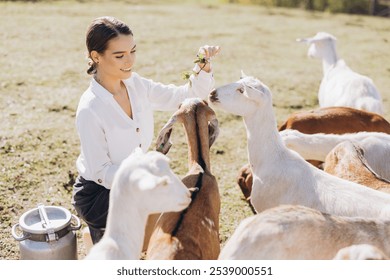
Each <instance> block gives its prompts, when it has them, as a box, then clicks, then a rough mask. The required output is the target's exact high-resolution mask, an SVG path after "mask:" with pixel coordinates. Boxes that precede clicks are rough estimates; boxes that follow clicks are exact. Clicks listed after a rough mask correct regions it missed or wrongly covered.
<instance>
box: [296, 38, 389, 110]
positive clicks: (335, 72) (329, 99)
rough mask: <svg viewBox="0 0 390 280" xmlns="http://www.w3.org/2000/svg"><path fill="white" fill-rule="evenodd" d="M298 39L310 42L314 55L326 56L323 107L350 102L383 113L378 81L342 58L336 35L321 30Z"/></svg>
mask: <svg viewBox="0 0 390 280" xmlns="http://www.w3.org/2000/svg"><path fill="white" fill-rule="evenodd" d="M298 40H299V41H303V42H306V43H308V44H309V45H310V47H309V51H308V55H309V56H310V57H315V58H319V59H322V65H323V73H324V76H323V78H322V81H321V85H320V88H319V91H318V100H319V105H320V107H330V106H347V107H353V108H356V109H361V110H366V111H370V112H375V113H377V114H383V105H382V98H381V95H380V93H379V92H378V90H377V89H376V87H375V85H374V83H373V82H372V80H371V79H370V78H368V77H366V76H363V75H360V74H358V73H356V72H354V71H353V70H351V69H350V68H349V67H348V66H347V64H346V63H345V61H344V60H342V59H339V58H338V56H337V52H336V38H335V37H334V36H332V35H331V34H328V33H325V32H319V33H317V34H316V35H315V36H314V37H312V38H306V39H298Z"/></svg>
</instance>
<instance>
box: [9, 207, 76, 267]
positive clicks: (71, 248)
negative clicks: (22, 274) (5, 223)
mask: <svg viewBox="0 0 390 280" xmlns="http://www.w3.org/2000/svg"><path fill="white" fill-rule="evenodd" d="M72 219H74V220H75V221H76V225H75V226H73V225H71V223H72ZM80 227H81V223H80V219H79V218H78V217H76V216H75V215H73V214H71V213H70V212H69V210H67V209H65V208H63V207H59V206H44V205H43V204H38V207H37V208H34V209H32V210H29V211H27V212H25V213H24V214H23V215H22V216H21V217H20V218H19V223H17V224H16V225H14V226H13V227H12V236H13V237H14V238H15V240H17V241H19V249H20V258H21V259H22V260H76V259H77V239H76V233H75V232H74V231H76V230H79V229H80ZM17 228H18V229H19V232H20V230H21V231H22V234H21V235H18V233H17Z"/></svg>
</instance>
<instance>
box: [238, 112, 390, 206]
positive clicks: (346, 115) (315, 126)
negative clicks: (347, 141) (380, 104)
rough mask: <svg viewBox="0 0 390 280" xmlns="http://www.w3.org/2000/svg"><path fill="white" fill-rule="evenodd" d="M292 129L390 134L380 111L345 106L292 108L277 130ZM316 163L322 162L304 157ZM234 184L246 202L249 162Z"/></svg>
mask: <svg viewBox="0 0 390 280" xmlns="http://www.w3.org/2000/svg"><path fill="white" fill-rule="evenodd" d="M285 129H295V130H298V131H300V132H302V133H306V134H314V133H332V134H344V133H353V132H359V131H369V132H370V131H371V132H385V133H388V134H390V123H389V122H388V121H387V120H386V119H384V118H383V117H382V116H381V115H378V114H375V113H371V112H368V111H363V110H358V109H354V108H349V107H323V108H317V109H314V110H310V111H303V112H296V113H293V114H291V115H290V116H289V117H288V119H287V120H286V121H285V122H284V123H283V124H282V125H281V126H280V127H279V131H282V130H285ZM308 162H310V163H311V164H313V165H314V166H316V167H320V166H322V164H323V162H321V161H316V160H308ZM236 180H237V184H238V185H239V187H240V189H241V191H242V193H243V194H244V196H245V198H246V199H247V201H248V202H249V196H248V195H250V192H251V190H252V180H253V178H252V173H251V170H250V166H249V164H245V165H244V166H243V167H242V168H241V169H240V170H239V172H238V175H237V179H236Z"/></svg>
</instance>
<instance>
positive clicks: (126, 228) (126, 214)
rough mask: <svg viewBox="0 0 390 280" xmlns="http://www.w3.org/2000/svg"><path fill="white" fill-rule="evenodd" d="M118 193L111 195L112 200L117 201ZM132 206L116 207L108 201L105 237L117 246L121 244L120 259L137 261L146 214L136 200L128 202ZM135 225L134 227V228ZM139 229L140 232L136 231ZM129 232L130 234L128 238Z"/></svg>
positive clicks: (143, 233)
mask: <svg viewBox="0 0 390 280" xmlns="http://www.w3.org/2000/svg"><path fill="white" fill-rule="evenodd" d="M120 195H121V194H120V193H116V194H115V193H114V194H111V197H112V199H113V200H119V198H118V196H120ZM128 203H130V204H133V205H132V207H127V208H128V209H125V211H124V209H121V208H119V207H116V203H112V201H110V207H111V209H110V211H109V213H108V217H107V227H106V228H107V231H106V233H105V235H107V237H109V238H111V239H112V240H116V243H117V244H121V248H120V249H121V251H122V253H123V256H121V257H120V259H139V258H140V256H139V253H140V252H141V251H142V243H143V240H144V235H145V232H144V229H145V227H146V221H147V219H148V213H147V211H145V209H144V208H143V207H142V206H141V205H138V206H136V205H134V204H136V200H134V201H129V202H128ZM115 220H116V221H122V223H118V222H115ZM135 225H136V226H135ZM136 229H140V230H138V231H137V230H136ZM129 232H131V233H132V234H131V235H130V236H129V234H128V233H129Z"/></svg>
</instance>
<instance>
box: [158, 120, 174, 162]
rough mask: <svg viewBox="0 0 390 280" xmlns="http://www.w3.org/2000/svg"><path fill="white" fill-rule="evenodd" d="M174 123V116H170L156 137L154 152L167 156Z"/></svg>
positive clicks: (170, 145)
mask: <svg viewBox="0 0 390 280" xmlns="http://www.w3.org/2000/svg"><path fill="white" fill-rule="evenodd" d="M175 123H176V116H172V117H171V118H170V119H169V120H168V122H167V123H166V124H165V125H164V127H163V128H162V129H161V131H160V133H159V134H158V136H157V141H156V150H157V151H158V152H160V153H163V154H164V155H165V154H167V153H168V152H169V149H170V148H171V147H172V143H171V142H170V141H169V139H170V138H171V133H172V129H173V125H174V124H175Z"/></svg>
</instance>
